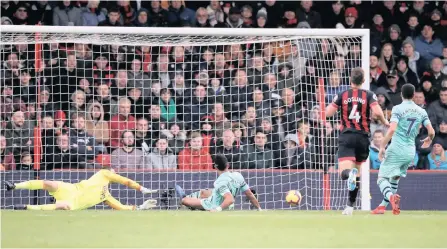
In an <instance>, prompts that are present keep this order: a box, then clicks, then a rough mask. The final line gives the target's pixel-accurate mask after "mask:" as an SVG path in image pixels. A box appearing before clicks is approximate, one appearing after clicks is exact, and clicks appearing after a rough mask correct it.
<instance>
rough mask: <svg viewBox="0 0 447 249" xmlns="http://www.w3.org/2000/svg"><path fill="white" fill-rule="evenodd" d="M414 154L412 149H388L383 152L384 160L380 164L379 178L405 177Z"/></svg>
mask: <svg viewBox="0 0 447 249" xmlns="http://www.w3.org/2000/svg"><path fill="white" fill-rule="evenodd" d="M415 153H416V152H415V149H414V148H411V149H407V148H401V147H393V148H388V149H387V150H386V152H385V159H384V160H383V161H382V163H381V164H380V168H379V177H384V178H392V177H396V176H401V177H405V176H407V170H408V167H409V166H410V165H411V163H412V162H413V160H414V156H415Z"/></svg>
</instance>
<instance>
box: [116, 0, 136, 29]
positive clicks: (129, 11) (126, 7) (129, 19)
mask: <svg viewBox="0 0 447 249" xmlns="http://www.w3.org/2000/svg"><path fill="white" fill-rule="evenodd" d="M118 5H119V8H120V12H121V21H122V23H123V25H124V26H131V25H132V24H133V22H134V20H135V18H136V10H135V9H134V8H133V7H132V5H130V1H118Z"/></svg>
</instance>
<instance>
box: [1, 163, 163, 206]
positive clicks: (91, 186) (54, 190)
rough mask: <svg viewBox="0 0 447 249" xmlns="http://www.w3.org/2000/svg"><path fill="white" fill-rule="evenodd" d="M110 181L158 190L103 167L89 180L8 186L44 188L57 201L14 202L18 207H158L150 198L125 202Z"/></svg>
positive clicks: (9, 186)
mask: <svg viewBox="0 0 447 249" xmlns="http://www.w3.org/2000/svg"><path fill="white" fill-rule="evenodd" d="M110 183H119V184H122V185H126V186H127V187H130V188H133V189H136V190H139V191H141V192H142V193H143V194H150V193H156V192H157V190H151V189H147V188H145V187H143V186H141V185H140V184H138V183H136V182H134V181H132V180H130V179H129V178H126V177H123V176H120V175H118V174H116V173H115V172H114V171H113V169H110V168H103V169H101V170H100V171H98V172H97V173H95V174H94V175H93V176H91V177H90V178H89V179H87V180H83V181H81V182H78V183H75V184H72V183H66V182H61V181H45V180H31V181H26V182H21V183H17V184H14V183H11V182H9V181H5V185H6V189H7V190H8V191H9V190H13V189H28V190H37V189H44V190H47V191H48V192H49V194H50V195H51V196H53V197H54V198H55V199H56V203H55V204H47V205H15V206H14V209H16V210H83V209H87V208H90V207H93V206H95V205H97V204H99V203H102V202H105V203H106V204H107V205H109V206H110V207H112V208H113V209H116V210H146V209H150V208H153V207H155V205H156V200H152V199H150V200H147V201H145V202H144V203H143V204H142V205H140V206H138V207H136V206H130V205H123V204H121V202H119V201H118V200H117V199H115V198H114V197H113V196H112V195H111V194H110V192H109V184H110Z"/></svg>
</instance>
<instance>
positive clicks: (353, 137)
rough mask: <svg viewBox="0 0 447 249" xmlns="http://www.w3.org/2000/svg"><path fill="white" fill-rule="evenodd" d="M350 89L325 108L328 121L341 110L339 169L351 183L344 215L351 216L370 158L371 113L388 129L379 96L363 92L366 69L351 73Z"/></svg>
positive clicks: (348, 182) (342, 176)
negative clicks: (361, 179)
mask: <svg viewBox="0 0 447 249" xmlns="http://www.w3.org/2000/svg"><path fill="white" fill-rule="evenodd" d="M350 81H351V89H349V90H346V91H343V92H341V93H339V94H337V96H335V98H334V100H333V102H332V103H331V104H330V105H329V106H328V107H327V108H326V117H332V116H334V115H335V113H337V110H338V109H339V108H340V111H341V125H342V126H341V132H340V136H339V139H338V144H339V146H338V168H339V172H340V175H341V178H342V179H343V180H348V181H347V184H348V190H349V200H348V205H347V207H346V209H345V210H344V211H343V214H347V215H350V214H352V211H353V206H354V204H355V201H356V198H357V193H358V190H359V185H360V181H359V180H360V177H359V171H360V166H361V165H362V163H363V162H365V161H366V159H367V158H368V155H369V136H370V129H369V125H370V122H371V119H370V115H371V112H372V114H373V115H374V116H376V117H378V118H379V120H380V121H381V122H382V123H383V124H385V125H387V126H388V125H389V123H388V120H386V119H385V117H384V115H383V112H382V109H381V108H380V106H379V105H378V104H377V96H376V95H375V94H374V93H373V92H371V91H368V90H363V89H361V88H362V84H363V82H365V74H364V72H363V69H361V68H355V69H353V70H352V72H351V78H350Z"/></svg>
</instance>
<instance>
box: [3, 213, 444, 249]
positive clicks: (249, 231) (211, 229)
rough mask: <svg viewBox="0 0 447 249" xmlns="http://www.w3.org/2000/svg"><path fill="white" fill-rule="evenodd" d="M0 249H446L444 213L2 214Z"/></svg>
mask: <svg viewBox="0 0 447 249" xmlns="http://www.w3.org/2000/svg"><path fill="white" fill-rule="evenodd" d="M1 221H2V222H1V226H2V231H1V235H2V236H1V237H2V241H1V246H2V247H40V248H44V247H46V248H49V247H64V248H67V247H89V248H94V247H97V248H98V247H102V248H104V247H109V248H112V247H127V248H129V247H203V248H211V247H220V248H222V247H239V248H240V247H264V248H265V247H276V248H278V247H289V248H290V247H351V248H352V247H400V248H402V247H425V248H427V247H446V246H447V236H446V233H445V231H446V230H445V229H446V228H447V212H423V211H421V212H408V211H403V212H402V213H401V215H399V216H393V215H392V214H391V213H390V212H388V213H387V214H385V215H381V216H372V215H370V214H368V213H365V212H357V213H355V214H354V215H353V216H352V217H346V216H342V215H341V214H340V212H323V211H322V212H313V211H267V212H255V211H251V212H250V211H233V212H221V213H209V212H198V211H197V212H190V211H145V212H125V211H123V212H118V211H94V210H88V211H76V212H70V211H54V212H51V211H47V212H44V211H42V212H40V211H39V212H37V211H2V212H1Z"/></svg>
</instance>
